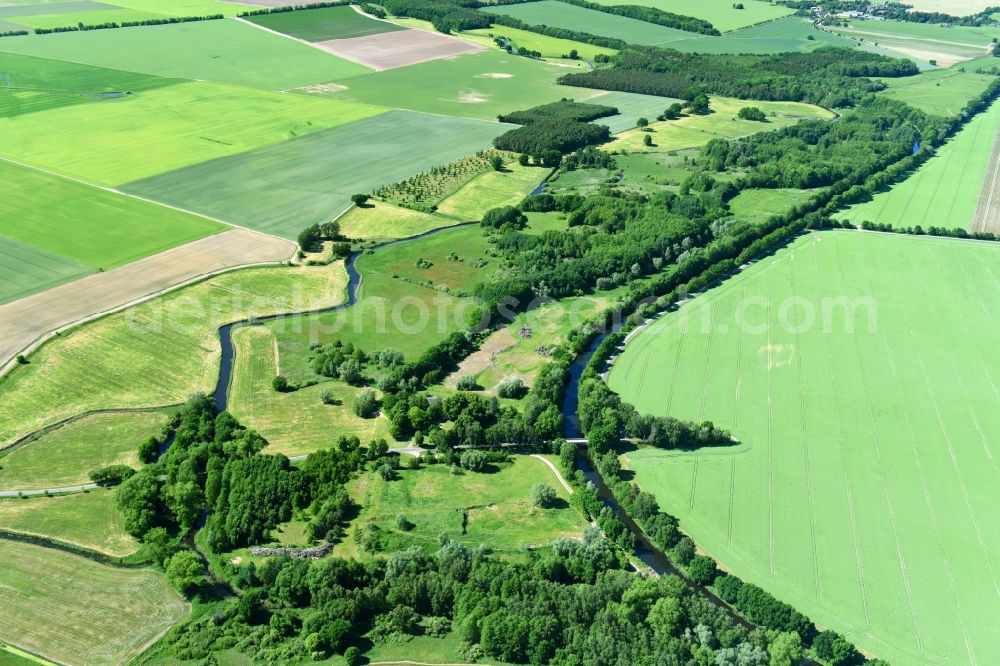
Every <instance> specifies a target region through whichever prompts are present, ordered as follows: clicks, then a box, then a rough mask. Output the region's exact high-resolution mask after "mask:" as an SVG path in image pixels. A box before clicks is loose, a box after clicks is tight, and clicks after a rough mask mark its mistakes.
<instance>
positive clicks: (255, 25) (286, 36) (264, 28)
mask: <svg viewBox="0 0 1000 666" xmlns="http://www.w3.org/2000/svg"><path fill="white" fill-rule="evenodd" d="M233 19H234V20H236V21H239V22H240V23H243V24H244V25H248V26H250V27H251V28H256V29H257V30H262V31H264V32H269V33H271V34H272V35H276V36H278V37H282V38H284V39H288V40H291V41H293V42H298V43H299V44H304V45H305V46H308V47H310V48H313V49H316V50H317V51H319V52H321V53H325V54H326V55H328V56H332V57H334V58H340V59H341V60H345V61H347V62H351V63H354V64H355V65H358V66H359V67H364V68H365V69H370V70H372V71H373V72H380V71H382V70H381V69H379V68H376V67H372V66H371V65H365V64H363V63H360V62H357V61H356V60H350V59H348V58H341V57H340V56H338V55H334V54H333V53H330V52H329V51H327V50H326V49H324V48H323V47H322V46H317V45H316V43H315V42H310V41H307V40H305V39H302V38H301V37H294V36H292V35H289V34H286V33H284V32H278V31H277V30H273V29H271V28H268V27H267V26H263V25H261V24H259V23H254V22H253V21H248V20H247V19H245V18H244V17H242V16H234V17H233ZM355 76H362V75H361V74H356V75H355ZM348 78H350V77H348Z"/></svg>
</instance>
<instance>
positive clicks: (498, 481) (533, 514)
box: [334, 456, 587, 555]
mask: <svg viewBox="0 0 1000 666" xmlns="http://www.w3.org/2000/svg"><path fill="white" fill-rule="evenodd" d="M533 483H547V484H549V485H550V486H552V487H553V488H555V490H556V493H557V494H558V497H559V504H558V505H557V506H556V507H553V508H549V509H541V508H538V507H535V506H534V505H532V504H531V500H530V497H529V494H530V491H531V485H532V484H533ZM352 486H353V488H352V491H353V494H354V496H355V500H356V501H357V502H358V503H360V504H361V507H362V508H361V513H360V515H359V516H358V518H357V519H356V520H355V521H354V522H352V524H351V526H350V528H349V531H348V536H347V538H346V539H345V540H344V542H343V543H342V544H339V545H338V546H337V548H336V549H335V551H334V552H335V553H336V552H338V551H339V552H342V553H344V554H345V555H346V554H348V553H350V554H357V552H358V546H357V544H356V543H355V541H354V537H355V534H356V532H357V530H358V528H359V527H360V526H362V525H377V526H378V527H379V528H380V530H381V531H382V533H383V536H384V537H385V541H386V544H385V545H386V548H387V549H389V550H397V549H403V548H406V547H408V546H412V545H418V546H423V547H426V548H428V549H429V550H436V549H437V548H438V547H439V545H438V535H440V534H441V533H442V532H447V533H448V536H450V537H451V538H452V539H453V540H455V541H458V542H460V543H464V544H467V545H470V546H476V545H479V544H482V545H485V546H488V547H489V548H491V549H493V550H498V551H516V550H517V549H518V547H519V546H522V545H528V546H542V545H547V544H550V543H552V542H553V541H555V540H556V539H557V538H559V537H561V536H568V537H579V535H580V534H581V533H582V532H583V530H584V528H585V527H586V526H587V523H586V521H585V520H584V518H583V516H582V515H580V513H579V512H578V511H577V510H576V509H574V508H572V507H571V506H570V505H569V494H568V493H567V492H566V489H565V488H563V487H562V484H560V483H559V480H558V479H557V478H556V475H555V473H553V471H552V470H551V469H549V468H548V466H547V465H545V463H543V462H542V461H541V460H538V459H535V458H531V457H529V456H513V457H512V461H511V462H509V463H503V464H500V465H494V466H493V470H492V471H490V472H486V473H477V472H468V471H466V472H464V473H462V474H452V472H451V469H450V467H449V466H448V465H443V464H442V465H427V466H424V467H422V468H421V469H419V470H409V469H404V470H400V472H399V478H398V479H396V480H394V481H388V482H387V481H384V480H383V479H382V477H381V476H379V475H378V474H376V473H374V472H371V473H368V474H366V475H364V476H362V477H361V478H359V479H358V480H356V481H354V482H353V483H352ZM463 510H464V511H463ZM400 513H402V514H403V515H405V516H406V518H407V519H408V520H409V521H410V522H411V523H413V524H414V527H413V529H411V530H409V531H403V530H400V529H398V528H397V527H396V516H397V514H400ZM463 515H465V516H467V525H466V527H465V528H464V529H463V526H462V524H463Z"/></svg>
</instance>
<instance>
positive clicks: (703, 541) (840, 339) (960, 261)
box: [609, 231, 1000, 666]
mask: <svg viewBox="0 0 1000 666" xmlns="http://www.w3.org/2000/svg"><path fill="white" fill-rule="evenodd" d="M998 260H1000V246H997V245H994V244H988V243H981V242H974V241H958V240H951V239H941V238H930V237H914V236H896V235H889V234H875V233H862V232H847V231H840V232H825V233H813V234H809V235H807V236H804V237H801V238H800V239H798V240H797V241H795V242H794V243H792V244H791V245H790V246H789V247H787V248H786V249H783V250H781V251H779V252H777V253H776V254H775V255H773V256H771V257H768V258H765V259H762V260H760V261H758V262H757V263H755V264H753V265H752V266H751V267H749V268H747V269H746V270H744V271H743V272H742V273H741V274H740V275H738V276H737V277H734V278H731V279H730V280H728V281H726V282H725V283H724V284H723V285H722V286H720V287H717V288H715V289H712V290H710V291H709V292H708V293H706V294H704V295H702V296H698V297H696V298H695V299H693V300H692V301H690V302H689V303H688V304H686V305H683V306H682V307H681V308H680V310H679V311H678V312H675V313H671V314H668V315H666V316H664V317H662V318H660V319H659V320H657V321H656V322H655V323H654V324H652V325H651V326H650V327H649V328H648V329H646V330H645V331H643V332H642V333H640V334H639V335H638V336H637V337H636V338H635V339H634V340H633V341H632V342H631V343H630V344H629V345H628V346H627V347H626V348H625V351H624V352H623V353H622V354H621V355H620V356H619V358H618V360H617V362H616V363H615V365H614V368H613V369H612V370H611V373H610V377H609V383H610V385H611V386H612V388H614V389H615V390H616V391H618V392H620V393H621V395H622V396H623V398H625V399H626V400H628V401H629V402H631V403H633V404H634V405H635V406H636V408H637V409H638V410H639V411H640V412H645V413H653V414H670V415H673V416H676V417H680V418H686V419H694V420H702V419H709V420H712V421H713V422H715V423H716V424H718V425H720V426H723V427H725V428H729V429H731V431H732V433H733V435H734V436H735V437H737V438H738V439H739V441H740V442H741V444H740V445H739V446H735V447H732V449H730V450H725V449H713V450H710V451H695V452H670V451H662V450H652V449H639V450H638V451H634V452H631V453H628V454H626V457H627V460H628V464H629V465H630V466H631V468H632V469H633V470H634V471H635V473H636V478H637V479H638V481H639V483H640V485H641V486H642V487H643V488H645V489H646V490H649V491H652V492H654V493H655V494H656V496H657V498H658V499H659V501H660V503H661V506H663V507H664V510H666V511H668V512H670V513H674V514H676V515H678V516H679V517H680V520H681V526H682V528H683V529H685V530H686V531H687V532H688V533H690V534H691V536H692V537H693V538H694V539H695V540H696V541H697V542H698V543H699V544H700V545H701V546H702V547H703V548H705V549H706V550H707V551H708V552H710V553H711V554H712V555H713V556H715V557H717V558H718V559H719V560H720V562H721V563H722V564H723V565H724V566H725V568H726V569H727V570H729V571H733V572H734V573H736V574H737V575H739V576H740V577H742V578H744V579H746V580H748V581H751V582H753V583H756V584H758V585H760V586H762V587H764V588H765V589H767V590H769V591H770V592H772V593H773V594H775V595H776V596H777V597H779V598H781V599H783V600H784V601H787V602H789V603H792V604H793V605H795V607H796V608H798V609H800V610H802V611H803V612H805V613H806V614H808V615H809V616H810V617H811V618H812V619H813V620H815V621H816V622H817V623H818V624H820V625H821V626H824V627H830V628H832V629H835V630H837V631H839V632H842V633H844V634H845V635H846V636H847V637H848V638H849V639H850V640H851V641H854V642H856V643H857V644H858V645H859V646H860V647H861V648H862V649H864V650H866V651H869V652H871V653H874V654H875V655H877V656H879V657H882V658H884V659H886V660H888V661H889V662H890V663H892V664H896V665H898V666H917V665H925V664H939V665H942V666H946V665H949V664H956V665H957V664H973V663H984V662H985V661H989V660H990V659H991V658H992V655H995V654H1000V634H998V633H997V632H996V631H995V627H994V626H993V618H994V617H995V616H996V614H997V612H998V611H1000V585H998V582H997V572H996V566H997V563H996V562H995V555H996V552H997V549H998V548H1000V526H998V524H997V522H996V520H994V514H993V511H992V509H991V507H993V506H996V503H997V502H998V501H1000V496H998V488H1000V485H998V483H997V480H998V478H1000V465H998V463H997V460H996V456H995V455H994V454H993V452H992V450H991V447H992V443H993V442H995V441H996V440H997V438H998V437H1000V409H998V403H1000V395H998V394H997V391H996V381H997V380H996V377H997V376H998V374H1000V351H998V350H997V346H996V345H995V344H994V342H993V337H994V336H993V331H994V330H995V329H994V327H995V325H996V315H995V313H996V312H997V311H998V309H1000V291H998V289H997V286H998V285H997V281H996V280H997V274H996V270H995V266H996V264H997V261H998ZM956 284H960V285H961V288H960V289H955V288H954V287H955V285H956ZM929 312H930V313H933V316H928V313H929Z"/></svg>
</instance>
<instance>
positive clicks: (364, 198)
mask: <svg viewBox="0 0 1000 666" xmlns="http://www.w3.org/2000/svg"><path fill="white" fill-rule="evenodd" d="M370 198H371V197H369V196H368V195H367V194H352V195H351V203H352V204H354V205H355V206H357V207H358V208H364V207H365V204H366V203H368V199H370Z"/></svg>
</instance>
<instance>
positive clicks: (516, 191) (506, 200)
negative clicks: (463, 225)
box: [437, 162, 549, 221]
mask: <svg viewBox="0 0 1000 666" xmlns="http://www.w3.org/2000/svg"><path fill="white" fill-rule="evenodd" d="M548 173H549V169H541V168H538V167H531V166H529V167H523V166H521V165H519V164H517V163H516V162H514V163H511V164H508V165H507V166H505V167H504V169H503V171H487V172H486V173H483V174H480V175H478V176H476V177H475V178H473V179H472V180H470V181H469V182H468V183H466V184H465V185H463V186H462V187H461V188H459V190H458V191H457V192H455V193H454V194H452V195H451V196H450V197H448V198H446V199H444V200H443V201H442V202H441V203H440V204H438V207H437V212H438V213H441V214H442V215H448V216H451V217H454V218H458V219H461V220H468V221H471V220H479V219H481V218H482V216H483V214H484V213H485V212H486V211H488V210H489V209H491V208H497V207H499V206H515V205H517V204H518V203H519V202H520V201H521V200H522V199H523V198H524V197H525V196H526V195H528V194H530V193H531V192H532V191H533V190H534V189H535V188H536V187H537V186H538V184H539V183H540V182H542V180H543V179H544V178H545V176H546V175H548Z"/></svg>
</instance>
